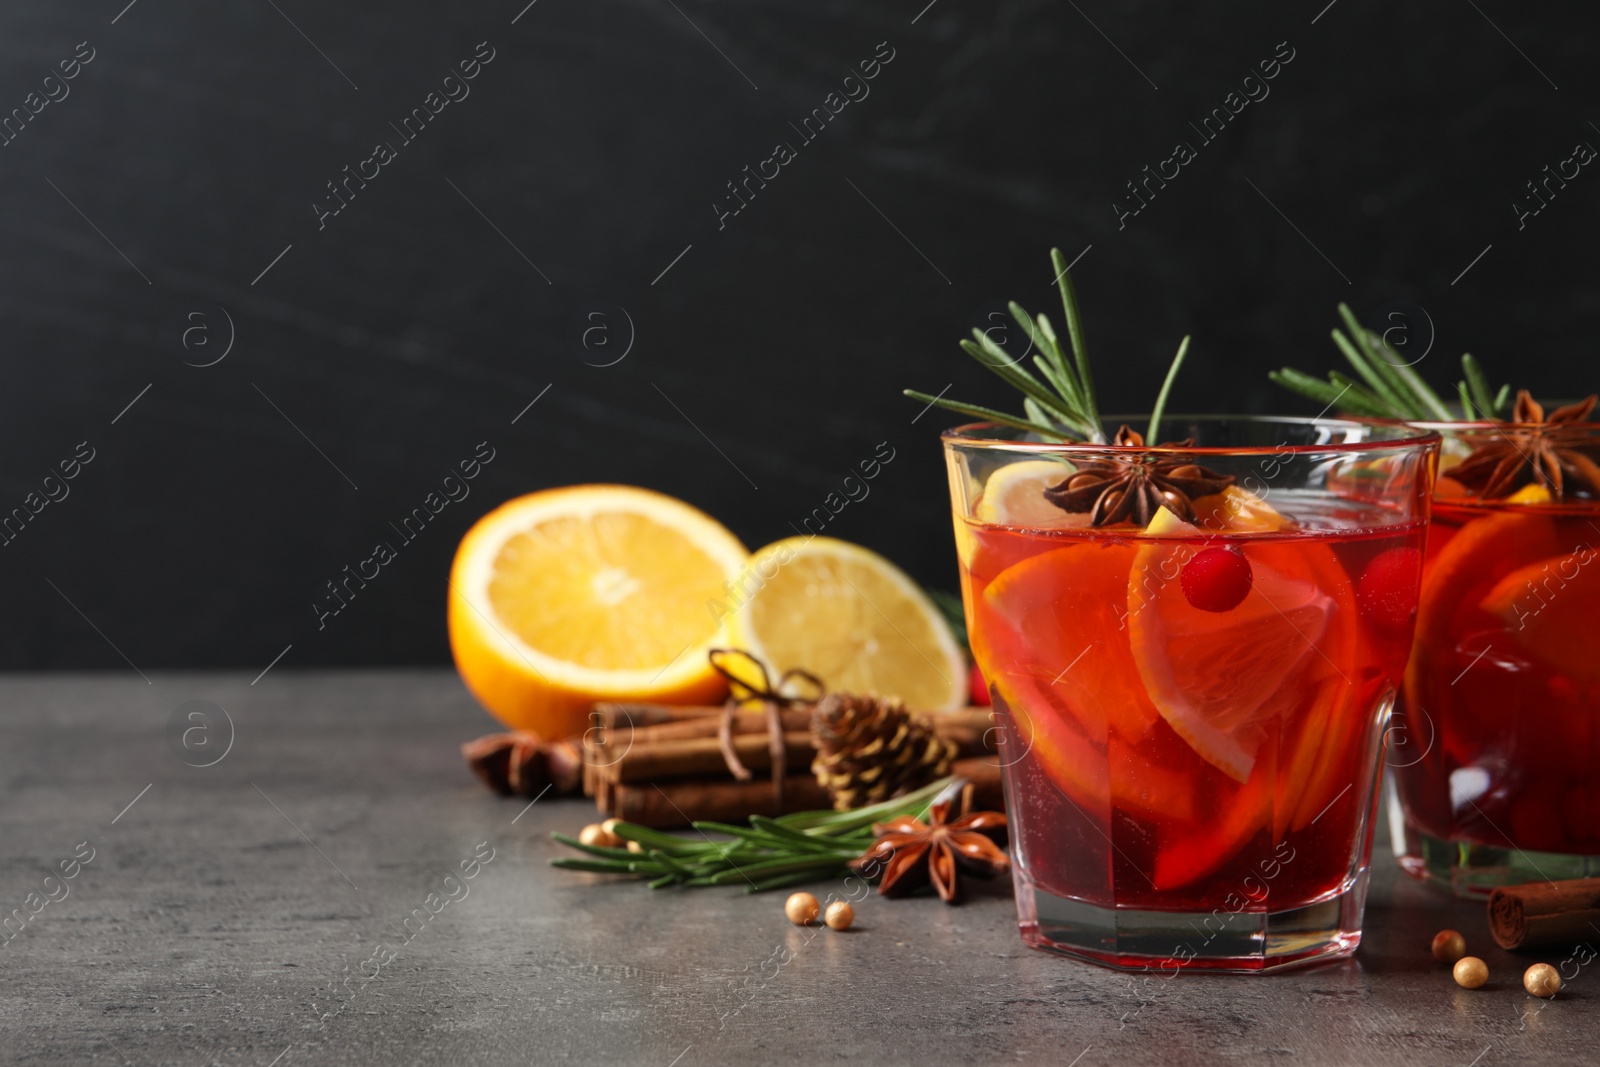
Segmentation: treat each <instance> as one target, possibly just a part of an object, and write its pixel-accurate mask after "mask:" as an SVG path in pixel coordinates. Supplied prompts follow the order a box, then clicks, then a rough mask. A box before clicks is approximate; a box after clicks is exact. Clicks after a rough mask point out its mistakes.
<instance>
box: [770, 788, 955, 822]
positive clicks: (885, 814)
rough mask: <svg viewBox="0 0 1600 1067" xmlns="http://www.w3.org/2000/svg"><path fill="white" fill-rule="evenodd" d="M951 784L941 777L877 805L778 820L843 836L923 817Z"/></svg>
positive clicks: (803, 813)
mask: <svg viewBox="0 0 1600 1067" xmlns="http://www.w3.org/2000/svg"><path fill="white" fill-rule="evenodd" d="M949 784H950V779H949V778H941V779H939V780H938V781H937V782H930V783H929V784H927V785H925V786H923V787H922V788H921V789H918V790H916V791H915V792H912V793H907V794H906V795H905V796H903V797H893V798H891V799H889V800H880V801H879V802H878V803H876V804H869V805H867V806H866V807H864V808H856V809H855V810H854V811H825V812H813V811H802V812H795V813H793V814H790V815H780V816H778V821H779V822H781V823H783V824H784V825H785V826H788V827H792V828H794V829H796V830H808V829H825V830H826V831H828V832H830V833H833V834H837V835H843V834H847V833H850V832H852V831H855V830H861V829H865V828H866V827H869V826H871V825H872V824H873V823H875V822H886V821H888V820H889V819H892V818H895V817H896V816H898V815H919V816H920V814H921V813H923V812H926V811H927V810H928V805H929V804H931V803H932V802H933V799H934V797H937V796H938V795H939V793H940V791H941V790H943V789H944V788H945V787H946V786H948V785H949Z"/></svg>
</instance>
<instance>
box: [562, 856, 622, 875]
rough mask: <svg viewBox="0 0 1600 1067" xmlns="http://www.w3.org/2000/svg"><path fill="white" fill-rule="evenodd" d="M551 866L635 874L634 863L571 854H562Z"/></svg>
mask: <svg viewBox="0 0 1600 1067" xmlns="http://www.w3.org/2000/svg"><path fill="white" fill-rule="evenodd" d="M550 866H552V867H560V868H561V869H562V870H564V871H589V872H590V873H593V874H635V873H637V872H635V871H634V870H633V867H634V866H635V865H634V864H632V863H623V862H620V861H611V862H604V861H601V860H580V859H574V858H573V857H571V856H560V857H558V858H556V859H553V860H551V861H550Z"/></svg>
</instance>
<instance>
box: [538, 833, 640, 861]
mask: <svg viewBox="0 0 1600 1067" xmlns="http://www.w3.org/2000/svg"><path fill="white" fill-rule="evenodd" d="M550 836H551V837H553V838H555V839H556V840H557V841H559V842H561V843H562V844H563V845H567V846H569V847H571V848H575V849H577V850H578V851H579V852H587V853H588V854H589V855H591V856H599V857H600V858H602V859H620V860H631V859H633V858H634V857H635V856H637V855H638V853H637V852H629V851H628V850H627V849H625V848H603V847H601V846H599V845H586V844H584V843H583V842H582V841H579V840H578V839H577V838H575V837H568V836H567V835H566V834H551V835H550Z"/></svg>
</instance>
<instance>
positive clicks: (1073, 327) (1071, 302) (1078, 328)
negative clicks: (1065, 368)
mask: <svg viewBox="0 0 1600 1067" xmlns="http://www.w3.org/2000/svg"><path fill="white" fill-rule="evenodd" d="M1050 264H1051V266H1053V267H1054V268H1055V271H1056V285H1057V286H1058V287H1059V288H1060V290H1061V309H1062V312H1063V313H1064V314H1065V315H1066V316H1067V338H1068V340H1070V341H1071V342H1072V356H1073V358H1074V359H1075V360H1077V363H1078V384H1079V386H1080V388H1081V390H1082V392H1083V410H1084V412H1085V414H1088V415H1092V416H1094V418H1093V420H1092V421H1093V422H1094V436H1095V438H1096V439H1098V438H1099V437H1100V418H1099V411H1100V409H1099V405H1098V404H1097V403H1096V402H1095V395H1094V375H1093V374H1092V373H1091V372H1090V370H1089V345H1088V343H1087V342H1086V341H1085V340H1084V337H1083V318H1082V316H1080V315H1079V314H1078V293H1077V290H1075V289H1074V288H1073V287H1072V276H1071V275H1070V274H1068V273H1067V257H1066V256H1064V255H1062V254H1061V249H1059V248H1052V249H1051V250H1050Z"/></svg>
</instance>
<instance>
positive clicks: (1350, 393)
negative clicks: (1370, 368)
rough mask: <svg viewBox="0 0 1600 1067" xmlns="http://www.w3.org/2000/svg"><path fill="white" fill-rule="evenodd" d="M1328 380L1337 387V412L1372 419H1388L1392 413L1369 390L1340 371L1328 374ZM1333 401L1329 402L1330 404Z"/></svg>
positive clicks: (1376, 395) (1391, 416)
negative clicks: (1338, 392) (1365, 416)
mask: <svg viewBox="0 0 1600 1067" xmlns="http://www.w3.org/2000/svg"><path fill="white" fill-rule="evenodd" d="M1328 380H1329V381H1331V382H1332V383H1333V384H1334V385H1337V386H1338V387H1339V390H1340V393H1341V397H1340V399H1339V401H1338V404H1339V410H1340V411H1344V412H1348V413H1349V414H1352V415H1368V416H1371V417H1372V418H1379V419H1390V418H1393V417H1394V415H1393V413H1392V412H1391V411H1390V410H1389V408H1388V406H1387V405H1386V404H1384V402H1383V400H1382V399H1381V398H1380V397H1379V396H1378V394H1377V393H1374V392H1373V391H1372V390H1371V389H1368V388H1367V387H1366V386H1364V385H1362V384H1361V383H1360V382H1358V381H1356V380H1355V379H1354V378H1352V377H1350V375H1348V374H1345V373H1344V372H1342V371H1336V370H1332V371H1329V372H1328ZM1332 402H1333V401H1329V403H1332Z"/></svg>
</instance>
